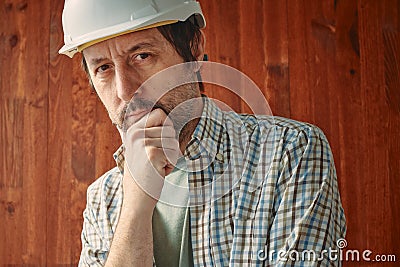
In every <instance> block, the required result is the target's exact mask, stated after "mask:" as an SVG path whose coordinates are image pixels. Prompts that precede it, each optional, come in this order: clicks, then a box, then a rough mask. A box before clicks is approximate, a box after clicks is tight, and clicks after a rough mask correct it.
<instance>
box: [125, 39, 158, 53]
mask: <svg viewBox="0 0 400 267" xmlns="http://www.w3.org/2000/svg"><path fill="white" fill-rule="evenodd" d="M154 47H155V45H154V44H151V43H147V42H142V43H138V44H135V45H134V46H132V47H131V48H129V49H128V50H127V51H126V52H128V53H133V52H136V51H137V50H140V49H143V48H154Z"/></svg>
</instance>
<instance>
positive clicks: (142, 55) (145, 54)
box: [135, 53, 150, 60]
mask: <svg viewBox="0 0 400 267" xmlns="http://www.w3.org/2000/svg"><path fill="white" fill-rule="evenodd" d="M149 56H150V54H148V53H141V54H139V55H137V56H136V57H135V60H145V59H147V58H148V57H149Z"/></svg>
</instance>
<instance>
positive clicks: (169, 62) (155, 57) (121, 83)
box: [83, 29, 200, 129]
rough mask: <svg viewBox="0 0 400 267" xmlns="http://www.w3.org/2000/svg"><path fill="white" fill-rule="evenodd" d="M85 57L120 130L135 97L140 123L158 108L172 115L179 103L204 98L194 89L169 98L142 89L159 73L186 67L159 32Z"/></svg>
mask: <svg viewBox="0 0 400 267" xmlns="http://www.w3.org/2000/svg"><path fill="white" fill-rule="evenodd" d="M83 55H84V57H85V59H86V62H87V65H88V71H89V74H90V77H91V79H92V82H93V85H94V87H95V89H96V92H97V94H98V95H99V97H100V99H101V101H102V102H103V104H104V105H105V107H106V109H107V111H108V113H109V116H110V118H111V120H112V122H113V123H114V124H116V125H117V126H118V127H119V128H120V129H122V128H123V122H124V116H125V112H126V111H127V109H128V103H129V101H130V100H131V99H132V97H133V99H132V101H131V104H130V106H129V113H130V115H131V116H130V118H131V119H133V120H137V119H139V118H140V117H142V116H143V115H144V114H146V113H148V112H149V111H150V109H151V108H154V106H153V105H154V104H156V107H159V108H161V109H163V110H164V111H165V112H166V113H169V112H170V111H171V110H173V109H174V108H175V107H176V106H177V105H178V104H179V103H181V102H184V101H185V100H187V99H189V98H194V97H198V96H200V92H199V90H198V88H197V87H194V86H193V85H185V86H179V87H177V88H175V89H174V90H171V91H169V92H168V93H166V94H164V93H165V92H159V91H158V92H157V91H155V90H151V89H147V88H144V87H140V86H141V85H142V83H143V82H144V81H146V80H147V79H148V78H149V77H151V76H152V75H154V74H156V73H158V72H159V71H161V70H163V69H165V68H168V67H170V66H173V65H176V64H179V63H183V59H182V57H181V56H180V55H179V54H178V53H177V52H176V50H175V49H174V47H173V46H172V45H171V44H170V43H169V42H168V41H167V40H166V39H165V38H164V37H163V36H162V34H161V33H160V32H159V31H158V30H157V29H149V30H144V31H139V32H134V33H129V34H125V35H122V36H119V37H116V38H112V39H109V40H106V41H103V42H101V43H98V44H95V45H93V46H91V47H88V48H86V49H85V50H84V51H83ZM139 87H140V90H138V89H139ZM163 94H164V95H163ZM160 97H161V98H160ZM155 101H157V103H155ZM135 117H136V119H135Z"/></svg>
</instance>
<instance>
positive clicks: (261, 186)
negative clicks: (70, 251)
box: [80, 98, 346, 266]
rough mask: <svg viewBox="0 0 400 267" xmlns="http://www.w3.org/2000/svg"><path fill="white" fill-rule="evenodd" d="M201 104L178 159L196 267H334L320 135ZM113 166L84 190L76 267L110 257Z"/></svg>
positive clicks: (334, 210) (115, 191)
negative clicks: (184, 176)
mask: <svg viewBox="0 0 400 267" xmlns="http://www.w3.org/2000/svg"><path fill="white" fill-rule="evenodd" d="M204 100H205V101H204V103H205V105H204V110H203V114H202V118H201V120H200V122H199V124H198V125H197V127H196V129H195V132H194V134H193V137H192V139H191V141H190V142H189V144H188V146H187V148H186V151H185V153H184V155H185V159H186V163H187V171H188V184H189V196H190V219H191V221H190V222H191V238H192V239H191V242H192V248H193V259H194V266H340V262H339V261H338V260H335V258H334V257H333V256H334V255H336V258H337V256H338V253H336V254H334V253H333V254H332V255H333V256H332V257H329V255H330V254H329V251H330V250H337V249H338V248H337V246H336V242H337V241H338V240H339V239H340V238H344V235H345V231H346V225H345V217H344V212H343V208H342V206H341V202H340V196H339V192H338V186H337V180H336V172H335V167H334V162H333V158H332V154H331V150H330V148H329V144H328V142H327V140H326V137H325V136H324V134H323V133H322V132H321V130H320V129H318V128H317V127H315V126H313V125H310V124H305V123H300V122H296V121H293V120H289V119H285V118H279V117H272V116H263V117H259V116H252V115H239V114H236V113H234V112H223V111H221V110H220V109H219V108H218V107H217V106H216V105H215V104H214V103H213V102H212V101H211V100H209V99H207V98H204ZM114 158H115V159H116V162H117V167H116V168H114V169H112V170H110V171H109V172H107V173H106V174H104V175H103V176H102V177H101V178H100V179H98V180H97V181H96V182H94V183H93V184H92V185H91V186H90V187H89V188H88V193H87V207H86V209H85V211H84V225H83V231H82V244H83V248H82V253H81V259H80V265H81V266H87V265H90V266H101V265H102V264H104V262H105V260H106V258H107V255H108V251H109V250H110V246H111V241H112V239H113V234H114V232H115V229H116V226H117V222H118V217H119V214H120V210H121V205H122V173H123V161H124V157H123V149H122V148H121V149H119V150H118V151H117V152H116V153H115V155H114ZM303 252H305V253H303ZM312 252H314V253H315V254H310V253H312ZM307 255H308V256H307Z"/></svg>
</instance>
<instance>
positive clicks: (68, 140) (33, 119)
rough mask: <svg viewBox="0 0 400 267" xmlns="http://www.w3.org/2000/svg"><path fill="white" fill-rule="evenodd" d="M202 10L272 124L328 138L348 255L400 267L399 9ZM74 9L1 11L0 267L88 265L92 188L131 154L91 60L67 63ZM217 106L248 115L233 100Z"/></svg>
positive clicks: (22, 5) (262, 5)
mask: <svg viewBox="0 0 400 267" xmlns="http://www.w3.org/2000/svg"><path fill="white" fill-rule="evenodd" d="M201 3H202V4H203V9H204V12H205V14H206V17H207V22H208V27H207V29H206V30H205V32H206V36H207V53H208V54H209V58H210V60H212V61H217V62H222V63H226V64H229V65H231V66H233V67H236V68H238V69H240V70H242V71H243V72H244V73H245V74H247V75H249V76H250V78H252V79H253V80H254V81H255V82H256V83H257V85H258V86H259V87H260V88H261V89H262V90H263V92H264V94H265V96H266V97H267V99H268V101H269V103H270V105H271V107H272V110H273V112H274V114H276V115H280V116H287V117H291V118H294V119H298V120H302V121H308V122H311V123H314V124H316V125H318V126H319V127H320V128H322V129H323V130H324V132H325V133H326V135H327V137H328V139H329V140H330V143H331V146H332V150H333V153H334V157H335V161H336V167H337V173H338V179H339V184H340V192H341V197H342V201H343V205H344V208H345V211H346V216H347V222H348V232H347V237H346V239H347V241H348V248H351V249H360V250H363V249H370V250H372V251H373V252H374V253H385V254H397V264H399V262H400V223H399V220H400V207H399V206H400V205H399V204H400V201H399V198H400V78H399V69H400V63H399V62H400V16H399V13H400V1H398V0H397V1H396V0H379V1H378V0H365V1H364V0H335V1H334V0H329V1H328V0H314V1H311V0H286V1H284V0H274V1H273V0H229V1H228V0H218V1H215V0H201ZM62 7H63V1H50V0H42V1H33V0H0V84H1V87H0V125H1V127H0V265H4V264H16V265H22V264H28V265H37V266H45V265H47V266H55V265H58V264H65V265H76V263H77V261H78V257H79V252H80V231H81V225H82V211H83V209H84V206H85V203H86V199H85V193H86V188H87V186H88V185H89V184H90V183H91V182H93V181H94V180H95V178H96V177H98V176H99V175H100V174H102V173H103V172H104V171H106V170H107V169H109V168H111V167H112V166H113V164H114V162H113V159H112V153H113V151H114V150H115V149H116V148H117V147H118V146H119V139H118V133H117V132H116V131H115V130H114V129H113V126H112V125H111V123H110V121H109V119H108V117H107V114H106V112H105V110H104V108H103V106H102V104H101V103H100V102H99V100H98V98H97V96H96V95H95V94H94V93H93V92H92V91H91V90H90V89H89V87H88V83H87V81H86V78H85V76H84V75H83V73H82V71H81V69H80V63H79V58H75V59H74V60H69V59H68V58H67V57H64V56H59V55H58V54H57V51H58V49H59V48H60V46H61V44H62V38H63V35H62V29H61V11H62ZM207 93H208V95H210V96H212V97H216V98H219V99H222V100H223V101H225V102H226V103H228V104H229V105H231V106H232V107H234V108H235V109H237V110H245V108H244V107H243V106H242V105H241V103H240V101H239V100H238V99H237V98H235V97H234V96H233V95H231V94H227V93H226V92H222V91H217V90H212V89H209V90H208V91H207ZM364 265H365V266H366V265H369V264H368V263H360V262H358V263H357V262H356V263H346V264H345V266H364ZM379 266H396V264H394V263H387V264H379Z"/></svg>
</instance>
